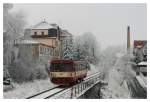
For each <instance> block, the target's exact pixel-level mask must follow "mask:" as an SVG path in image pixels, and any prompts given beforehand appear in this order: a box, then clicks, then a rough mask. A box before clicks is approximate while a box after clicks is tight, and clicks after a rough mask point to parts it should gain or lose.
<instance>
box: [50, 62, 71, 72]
mask: <svg viewBox="0 0 150 102" xmlns="http://www.w3.org/2000/svg"><path fill="white" fill-rule="evenodd" d="M50 70H51V71H62V72H63V71H64V72H67V71H73V66H72V64H69V63H67V64H66V63H52V64H51V67H50Z"/></svg>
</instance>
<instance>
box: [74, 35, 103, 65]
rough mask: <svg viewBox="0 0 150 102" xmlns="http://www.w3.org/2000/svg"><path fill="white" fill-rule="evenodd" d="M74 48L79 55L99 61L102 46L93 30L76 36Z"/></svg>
mask: <svg viewBox="0 0 150 102" xmlns="http://www.w3.org/2000/svg"><path fill="white" fill-rule="evenodd" d="M74 48H75V51H76V52H78V53H79V57H81V58H84V59H87V60H89V61H90V62H92V63H96V62H97V61H98V56H99V53H100V47H99V46H98V43H97V39H96V37H95V36H94V35H93V34H92V33H91V32H86V33H84V34H83V35H80V36H78V37H76V39H75V45H74Z"/></svg>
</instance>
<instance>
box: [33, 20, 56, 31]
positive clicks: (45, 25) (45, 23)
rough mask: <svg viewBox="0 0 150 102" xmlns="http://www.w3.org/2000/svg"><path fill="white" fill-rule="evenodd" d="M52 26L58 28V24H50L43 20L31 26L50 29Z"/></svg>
mask: <svg viewBox="0 0 150 102" xmlns="http://www.w3.org/2000/svg"><path fill="white" fill-rule="evenodd" d="M50 28H57V25H54V24H49V23H48V22H46V21H41V22H39V23H38V24H36V25H34V26H32V27H31V29H50Z"/></svg>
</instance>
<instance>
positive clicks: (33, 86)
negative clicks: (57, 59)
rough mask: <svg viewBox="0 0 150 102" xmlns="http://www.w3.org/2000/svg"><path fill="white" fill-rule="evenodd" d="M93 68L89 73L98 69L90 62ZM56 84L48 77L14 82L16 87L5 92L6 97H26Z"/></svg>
mask: <svg viewBox="0 0 150 102" xmlns="http://www.w3.org/2000/svg"><path fill="white" fill-rule="evenodd" d="M90 66H91V70H90V71H88V75H91V74H94V73H96V72H97V71H98V70H97V68H96V66H94V65H93V64H90ZM54 86H56V85H54V84H52V83H51V82H50V80H49V78H48V79H46V80H35V81H33V82H27V83H22V84H17V83H14V87H15V88H14V89H13V90H9V91H7V92H4V93H3V96H4V98H6V99H17V98H26V97H28V96H30V95H33V94H35V93H38V92H41V91H43V90H46V89H48V88H52V87H54Z"/></svg>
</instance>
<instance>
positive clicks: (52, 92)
mask: <svg viewBox="0 0 150 102" xmlns="http://www.w3.org/2000/svg"><path fill="white" fill-rule="evenodd" d="M66 89H68V88H62V87H61V85H59V86H56V87H53V88H50V89H47V90H44V91H42V92H40V93H37V94H34V95H32V96H29V97H27V98H26V99H47V98H50V97H53V96H54V95H56V94H58V93H60V92H62V91H64V90H66Z"/></svg>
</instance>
